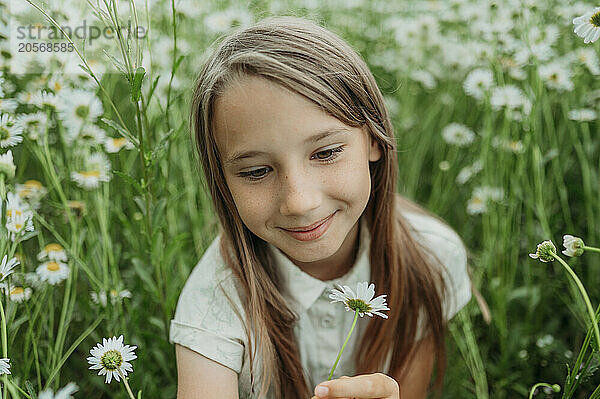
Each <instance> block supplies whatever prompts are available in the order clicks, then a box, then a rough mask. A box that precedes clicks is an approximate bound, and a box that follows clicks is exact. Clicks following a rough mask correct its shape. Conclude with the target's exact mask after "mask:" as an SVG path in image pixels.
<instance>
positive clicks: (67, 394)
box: [38, 382, 79, 399]
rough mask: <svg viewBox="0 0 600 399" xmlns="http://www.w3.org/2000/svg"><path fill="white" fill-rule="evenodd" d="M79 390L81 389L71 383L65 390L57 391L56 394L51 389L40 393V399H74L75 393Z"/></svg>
mask: <svg viewBox="0 0 600 399" xmlns="http://www.w3.org/2000/svg"><path fill="white" fill-rule="evenodd" d="M78 390H79V388H78V387H77V385H76V384H75V383H74V382H69V383H68V384H67V385H65V386H64V387H63V388H61V389H59V390H58V391H56V394H55V393H54V392H53V391H52V390H51V389H50V388H48V389H46V390H44V391H42V392H40V394H39V395H38V399H73V396H72V395H73V393H75V392H77V391H78Z"/></svg>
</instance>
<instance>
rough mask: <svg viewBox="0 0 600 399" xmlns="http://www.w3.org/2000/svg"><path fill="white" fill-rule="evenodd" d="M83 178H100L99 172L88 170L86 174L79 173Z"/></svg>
mask: <svg viewBox="0 0 600 399" xmlns="http://www.w3.org/2000/svg"><path fill="white" fill-rule="evenodd" d="M80 173H81V174H82V175H83V176H84V177H100V172H98V171H97V170H89V171H86V172H80Z"/></svg>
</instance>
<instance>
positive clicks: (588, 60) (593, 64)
mask: <svg viewBox="0 0 600 399" xmlns="http://www.w3.org/2000/svg"><path fill="white" fill-rule="evenodd" d="M566 58H567V59H568V60H569V61H571V62H578V63H580V64H583V65H585V67H586V68H587V69H588V71H590V73H591V74H592V75H600V61H599V60H598V55H597V54H596V50H594V49H593V48H592V47H580V48H578V49H575V50H574V51H573V52H571V53H569V54H567V56H566Z"/></svg>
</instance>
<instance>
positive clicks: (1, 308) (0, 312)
mask: <svg viewBox="0 0 600 399" xmlns="http://www.w3.org/2000/svg"><path fill="white" fill-rule="evenodd" d="M0 317H2V357H4V358H8V340H7V338H6V316H5V315H4V306H3V305H2V298H0ZM2 379H3V381H4V387H3V395H2V397H3V398H8V396H7V394H6V389H7V387H6V386H7V384H8V376H7V375H6V374H4V375H3V376H2Z"/></svg>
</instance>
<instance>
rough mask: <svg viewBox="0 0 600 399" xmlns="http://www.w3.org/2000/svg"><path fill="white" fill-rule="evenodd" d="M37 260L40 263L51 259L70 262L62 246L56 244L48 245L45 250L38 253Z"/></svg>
mask: <svg viewBox="0 0 600 399" xmlns="http://www.w3.org/2000/svg"><path fill="white" fill-rule="evenodd" d="M37 259H38V260H39V261H43V260H46V259H49V260H55V261H61V262H66V261H67V260H68V258H67V253H66V252H65V249H64V248H63V247H62V245H60V244H57V243H55V242H53V243H50V244H48V245H46V246H45V247H44V249H42V250H41V251H40V252H39V253H38V255H37Z"/></svg>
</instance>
